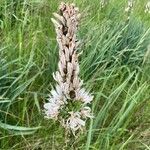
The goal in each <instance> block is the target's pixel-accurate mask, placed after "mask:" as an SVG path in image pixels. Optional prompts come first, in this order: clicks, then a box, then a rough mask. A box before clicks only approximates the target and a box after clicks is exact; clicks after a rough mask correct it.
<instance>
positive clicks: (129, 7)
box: [125, 0, 133, 12]
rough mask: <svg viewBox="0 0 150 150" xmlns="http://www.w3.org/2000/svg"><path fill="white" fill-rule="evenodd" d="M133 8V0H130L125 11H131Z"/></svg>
mask: <svg viewBox="0 0 150 150" xmlns="http://www.w3.org/2000/svg"><path fill="white" fill-rule="evenodd" d="M132 8H133V0H128V5H127V7H126V8H125V12H129V11H131V9H132Z"/></svg>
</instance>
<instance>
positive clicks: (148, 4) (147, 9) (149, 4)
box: [145, 1, 150, 13]
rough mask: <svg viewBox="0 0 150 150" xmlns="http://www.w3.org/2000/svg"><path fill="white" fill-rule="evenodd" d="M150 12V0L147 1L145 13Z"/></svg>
mask: <svg viewBox="0 0 150 150" xmlns="http://www.w3.org/2000/svg"><path fill="white" fill-rule="evenodd" d="M147 12H148V13H150V1H149V2H147V4H146V6H145V13H147Z"/></svg>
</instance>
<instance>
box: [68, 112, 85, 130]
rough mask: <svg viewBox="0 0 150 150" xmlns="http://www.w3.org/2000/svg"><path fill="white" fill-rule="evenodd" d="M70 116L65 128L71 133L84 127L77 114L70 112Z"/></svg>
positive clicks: (83, 122)
mask: <svg viewBox="0 0 150 150" xmlns="http://www.w3.org/2000/svg"><path fill="white" fill-rule="evenodd" d="M70 115H71V116H70V117H69V118H68V119H67V122H66V126H67V127H68V128H70V129H71V130H72V131H73V132H75V131H77V130H78V129H82V127H84V126H85V121H84V120H82V119H81V116H80V114H79V112H70Z"/></svg>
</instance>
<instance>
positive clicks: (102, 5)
mask: <svg viewBox="0 0 150 150" xmlns="http://www.w3.org/2000/svg"><path fill="white" fill-rule="evenodd" d="M108 2H109V0H101V1H100V6H101V8H104V7H105V6H107V4H108Z"/></svg>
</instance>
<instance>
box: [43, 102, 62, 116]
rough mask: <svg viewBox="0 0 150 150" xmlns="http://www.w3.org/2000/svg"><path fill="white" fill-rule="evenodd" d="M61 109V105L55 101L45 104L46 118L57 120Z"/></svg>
mask: <svg viewBox="0 0 150 150" xmlns="http://www.w3.org/2000/svg"><path fill="white" fill-rule="evenodd" d="M59 108H60V105H58V104H57V103H55V101H54V100H53V99H51V102H49V103H45V104H44V109H45V114H46V118H53V119H57V116H58V114H59Z"/></svg>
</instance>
